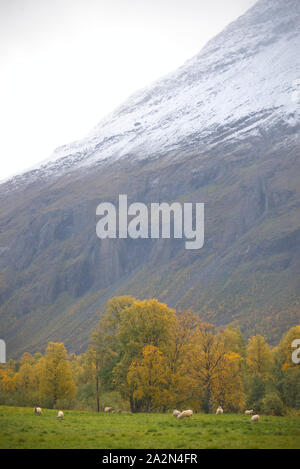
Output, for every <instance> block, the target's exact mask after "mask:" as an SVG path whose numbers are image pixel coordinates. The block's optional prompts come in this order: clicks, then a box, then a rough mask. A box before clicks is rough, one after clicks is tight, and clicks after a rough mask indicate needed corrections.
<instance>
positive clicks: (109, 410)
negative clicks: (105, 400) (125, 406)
mask: <svg viewBox="0 0 300 469" xmlns="http://www.w3.org/2000/svg"><path fill="white" fill-rule="evenodd" d="M111 411H112V407H105V408H104V412H111Z"/></svg>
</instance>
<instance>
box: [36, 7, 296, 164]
mask: <svg viewBox="0 0 300 469" xmlns="http://www.w3.org/2000/svg"><path fill="white" fill-rule="evenodd" d="M299 25H300V2H299V1H298V0H260V1H258V2H257V3H256V4H255V5H254V6H253V7H252V8H251V9H250V10H248V12H246V13H245V14H244V15H242V16H241V17H240V18H238V19H237V20H236V21H235V22H233V23H231V24H230V25H229V26H227V28H225V30H223V31H222V32H221V33H220V34H218V35H217V36H216V37H215V38H213V39H212V40H210V41H209V42H208V43H207V44H206V46H205V47H204V48H203V49H202V50H201V51H200V53H199V54H197V55H196V56H195V57H193V58H192V59H190V60H188V61H187V62H186V63H185V64H184V65H183V66H181V67H180V68H179V69H178V70H177V71H175V72H173V73H171V74H169V75H168V76H166V77H164V78H163V79H161V80H158V81H157V82H156V83H154V84H152V85H151V86H148V87H147V88H145V89H143V90H141V91H139V92H137V93H136V94H134V95H133V96H131V97H130V98H129V99H128V100H127V101H126V102H125V103H123V104H122V105H121V106H120V107H118V108H117V109H116V110H115V111H114V112H112V113H111V114H110V115H109V116H107V117H106V118H105V119H103V120H102V121H101V122H100V123H99V124H98V125H97V126H96V127H95V128H94V129H93V131H92V132H91V133H90V134H89V135H88V136H87V137H86V138H85V139H83V140H81V141H78V142H74V143H71V144H69V145H64V146H63V147H60V148H58V149H57V150H56V151H55V152H54V154H53V155H52V156H51V158H50V159H49V160H48V161H47V162H44V163H43V164H42V166H41V167H40V169H42V170H44V171H46V173H47V172H49V173H51V172H52V173H53V172H57V171H58V172H62V171H64V170H68V169H70V168H71V169H72V168H76V167H79V166H89V165H93V164H96V163H97V162H98V161H100V160H104V159H108V158H109V159H110V161H113V160H115V159H118V158H121V157H126V156H127V155H131V157H134V158H136V159H143V158H146V157H150V156H152V155H156V156H157V155H158V156H159V155H161V156H163V155H165V154H166V153H168V151H170V150H172V149H176V148H180V147H179V146H180V145H181V144H184V143H185V144H186V143H189V144H192V143H193V141H195V142H197V144H199V142H200V143H203V144H205V145H208V146H209V145H213V144H214V135H215V133H216V132H220V129H222V134H223V138H224V139H226V138H235V139H240V138H242V137H243V136H244V135H246V134H247V135H249V134H251V133H253V134H256V135H257V134H259V133H260V132H261V131H264V130H266V129H268V128H269V127H270V126H272V125H274V123H276V122H278V121H282V120H284V121H285V122H286V124H287V125H290V126H295V125H296V124H297V123H298V121H299V102H298V101H297V100H295V99H292V96H293V92H294V91H295V87H297V86H299V80H298V78H299V77H300V60H299V45H300V44H299V36H300V34H299ZM241 122H243V125H239V123H241ZM228 135H230V137H228Z"/></svg>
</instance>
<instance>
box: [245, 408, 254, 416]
mask: <svg viewBox="0 0 300 469" xmlns="http://www.w3.org/2000/svg"><path fill="white" fill-rule="evenodd" d="M252 414H253V409H251V410H245V415H252Z"/></svg>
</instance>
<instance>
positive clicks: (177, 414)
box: [173, 406, 259, 422]
mask: <svg viewBox="0 0 300 469" xmlns="http://www.w3.org/2000/svg"><path fill="white" fill-rule="evenodd" d="M223 413H224V410H223V409H222V407H221V406H219V407H218V408H217V410H216V415H220V414H223ZM252 414H253V409H251V410H245V415H252ZM173 416H174V417H176V418H178V419H182V418H185V417H192V416H193V411H192V410H191V409H189V410H184V411H183V412H180V410H177V409H176V410H173ZM258 421H259V415H258V414H256V415H252V417H251V422H258Z"/></svg>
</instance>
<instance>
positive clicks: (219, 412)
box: [216, 405, 224, 415]
mask: <svg viewBox="0 0 300 469" xmlns="http://www.w3.org/2000/svg"><path fill="white" fill-rule="evenodd" d="M223 412H224V410H223V409H222V407H221V406H220V405H219V407H218V408H217V410H216V415H219V414H223Z"/></svg>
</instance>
